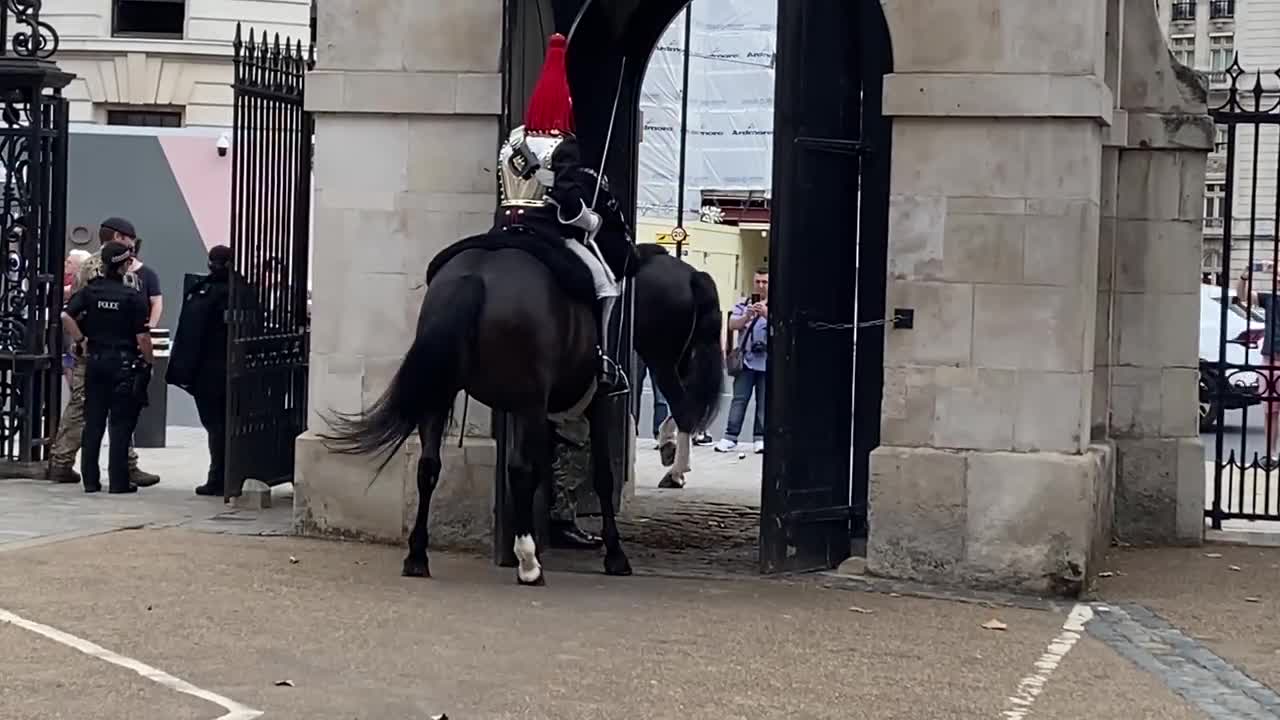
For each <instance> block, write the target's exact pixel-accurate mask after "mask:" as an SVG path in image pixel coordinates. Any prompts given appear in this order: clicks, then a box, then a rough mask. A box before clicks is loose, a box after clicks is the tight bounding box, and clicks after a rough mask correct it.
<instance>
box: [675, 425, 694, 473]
mask: <svg viewBox="0 0 1280 720" xmlns="http://www.w3.org/2000/svg"><path fill="white" fill-rule="evenodd" d="M689 445H690V437H689V433H687V432H684V431H681V432H678V433H676V463H675V466H674V467H672V468H671V472H672V474H675V475H684V474H685V473H687V472H689V470H690V469H692V468H691V466H690V464H689Z"/></svg>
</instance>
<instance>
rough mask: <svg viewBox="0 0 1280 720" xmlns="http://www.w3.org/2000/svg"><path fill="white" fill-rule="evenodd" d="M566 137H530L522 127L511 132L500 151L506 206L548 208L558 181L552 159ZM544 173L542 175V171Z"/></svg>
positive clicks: (501, 177) (499, 159)
mask: <svg viewBox="0 0 1280 720" xmlns="http://www.w3.org/2000/svg"><path fill="white" fill-rule="evenodd" d="M562 142H564V136H563V135H542V134H537V135H526V134H525V131H524V126H523V125H521V126H520V127H517V128H516V129H514V130H512V131H511V135H509V136H508V137H507V142H505V143H503V145H502V148H501V149H500V150H499V151H498V167H499V178H500V182H501V186H500V187H499V193H500V194H501V198H502V200H501V205H502V206H503V207H545V206H546V205H547V204H548V198H547V193H548V192H549V191H550V190H551V185H552V183H553V182H554V178H553V176H552V175H551V156H552V154H554V153H555V151H556V148H557V147H559V146H560V143H562ZM539 171H541V172H539Z"/></svg>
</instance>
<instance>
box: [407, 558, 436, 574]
mask: <svg viewBox="0 0 1280 720" xmlns="http://www.w3.org/2000/svg"><path fill="white" fill-rule="evenodd" d="M400 574H401V575H403V576H404V577H420V578H429V577H431V566H430V564H429V563H428V562H427V560H426V558H423V559H422V560H414V559H412V558H405V560H404V569H403V570H401V571H400Z"/></svg>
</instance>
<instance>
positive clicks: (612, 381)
mask: <svg viewBox="0 0 1280 720" xmlns="http://www.w3.org/2000/svg"><path fill="white" fill-rule="evenodd" d="M596 354H597V355H598V357H599V358H600V374H599V377H598V382H599V384H600V390H602V391H603V392H604V393H605V397H612V396H614V395H623V394H626V393H630V392H631V384H630V383H629V382H628V381H627V374H626V373H625V372H623V370H622V366H621V365H619V364H618V363H617V362H615V361H614V359H613V358H611V357H609V356H608V355H607V354H606V353H605V352H604V350H601V349H599V348H597V350H596Z"/></svg>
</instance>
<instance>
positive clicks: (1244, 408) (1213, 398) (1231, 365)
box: [1200, 63, 1280, 529]
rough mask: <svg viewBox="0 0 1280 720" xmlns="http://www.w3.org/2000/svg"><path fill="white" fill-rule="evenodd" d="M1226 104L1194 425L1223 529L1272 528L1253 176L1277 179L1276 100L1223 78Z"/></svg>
mask: <svg viewBox="0 0 1280 720" xmlns="http://www.w3.org/2000/svg"><path fill="white" fill-rule="evenodd" d="M1227 75H1228V77H1229V79H1230V81H1231V86H1230V90H1229V91H1228V95H1227V100H1226V102H1224V103H1223V104H1222V106H1221V107H1218V108H1216V109H1214V110H1213V111H1212V115H1213V118H1214V121H1215V122H1216V123H1217V125H1218V127H1219V131H1220V132H1225V133H1226V156H1227V158H1226V177H1225V184H1226V189H1225V190H1226V192H1225V197H1224V198H1223V223H1222V252H1221V254H1220V258H1221V268H1220V270H1221V272H1219V273H1217V278H1216V282H1214V283H1213V284H1206V285H1202V286H1201V288H1200V307H1201V310H1200V315H1201V321H1200V323H1201V332H1202V334H1203V333H1204V332H1205V329H1206V328H1210V329H1211V331H1214V330H1216V332H1215V334H1214V337H1213V338H1212V339H1213V341H1214V342H1212V343H1210V344H1211V345H1212V349H1206V348H1205V347H1204V346H1205V344H1206V343H1204V342H1202V344H1201V347H1202V350H1201V357H1200V424H1201V429H1202V430H1206V429H1210V428H1212V429H1213V431H1214V450H1213V453H1214V454H1213V493H1212V494H1213V498H1212V504H1211V507H1210V508H1209V509H1208V510H1206V511H1205V515H1206V516H1207V517H1208V518H1209V519H1210V521H1211V522H1212V525H1213V527H1214V528H1215V529H1221V528H1222V523H1223V521H1224V520H1233V519H1234V520H1280V464H1278V461H1277V458H1276V455H1277V451H1278V450H1280V366H1277V363H1280V324H1278V323H1277V320H1280V302H1277V298H1280V278H1278V277H1277V273H1276V260H1277V259H1278V258H1280V236H1278V235H1277V230H1280V228H1278V227H1277V226H1278V225H1280V203H1277V197H1276V193H1275V191H1274V189H1271V190H1268V189H1266V188H1260V187H1259V182H1258V181H1259V178H1260V177H1274V175H1275V173H1276V172H1277V170H1280V154H1278V152H1280V150H1278V148H1280V142H1277V136H1278V135H1280V94H1278V93H1277V92H1276V89H1277V88H1276V87H1275V82H1274V81H1275V76H1274V75H1272V74H1266V75H1264V74H1262V73H1246V72H1244V70H1243V69H1241V67H1240V65H1239V64H1238V63H1235V64H1233V65H1232V66H1231V68H1230V69H1229V70H1228V71H1227Z"/></svg>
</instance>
